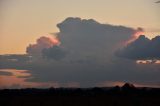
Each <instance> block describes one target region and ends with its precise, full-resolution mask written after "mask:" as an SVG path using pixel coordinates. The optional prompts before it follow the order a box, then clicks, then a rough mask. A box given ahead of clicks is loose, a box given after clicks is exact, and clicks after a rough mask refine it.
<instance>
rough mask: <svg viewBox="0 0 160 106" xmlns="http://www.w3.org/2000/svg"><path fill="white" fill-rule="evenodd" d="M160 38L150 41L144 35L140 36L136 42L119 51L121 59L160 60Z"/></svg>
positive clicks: (118, 54)
mask: <svg viewBox="0 0 160 106" xmlns="http://www.w3.org/2000/svg"><path fill="white" fill-rule="evenodd" d="M159 48H160V36H156V37H155V38H153V39H151V40H150V39H148V38H146V37H145V36H144V35H141V36H139V38H138V39H136V40H135V41H134V42H132V43H130V44H128V45H127V46H126V47H124V48H122V49H121V50H119V51H118V52H117V53H116V54H117V56H119V57H124V58H128V59H135V60H139V59H153V60H154V59H160V49H159Z"/></svg>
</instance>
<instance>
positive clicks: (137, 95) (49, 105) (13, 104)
mask: <svg viewBox="0 0 160 106" xmlns="http://www.w3.org/2000/svg"><path fill="white" fill-rule="evenodd" d="M0 106H160V88H146V87H141V88H136V87H134V86H133V85H131V84H125V85H124V86H122V87H118V86H116V87H103V88H98V87H95V88H49V89H35V88H28V89H27V88H26V89H3V90H0Z"/></svg>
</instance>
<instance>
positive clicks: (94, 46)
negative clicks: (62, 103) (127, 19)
mask: <svg viewBox="0 0 160 106" xmlns="http://www.w3.org/2000/svg"><path fill="white" fill-rule="evenodd" d="M57 27H58V28H59V30H60V32H59V33H58V34H57V35H58V37H59V39H60V41H61V46H63V47H64V48H66V49H67V50H68V51H69V52H70V54H71V55H72V56H71V55H70V56H71V57H72V59H76V58H78V57H79V58H81V59H82V58H86V56H87V57H93V58H101V59H103V60H104V58H106V57H108V56H109V55H110V54H111V53H112V52H113V51H114V50H115V49H116V48H118V46H120V44H121V43H122V42H125V41H128V40H129V39H130V38H131V37H132V36H134V35H135V34H136V33H137V32H139V31H140V30H142V29H140V28H138V29H133V28H129V27H126V26H120V25H119V26H116V25H111V24H101V23H99V22H97V21H95V20H93V19H81V18H73V17H69V18H66V19H65V20H64V21H62V22H61V23H59V24H57Z"/></svg>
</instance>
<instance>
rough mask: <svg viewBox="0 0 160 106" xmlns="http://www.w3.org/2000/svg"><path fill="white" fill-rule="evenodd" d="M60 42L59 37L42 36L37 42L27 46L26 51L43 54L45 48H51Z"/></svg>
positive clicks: (31, 53) (32, 53)
mask: <svg viewBox="0 0 160 106" xmlns="http://www.w3.org/2000/svg"><path fill="white" fill-rule="evenodd" d="M58 44H59V40H58V38H56V37H46V36H42V37H40V38H38V39H37V41H36V44H30V45H29V46H28V47H27V48H26V52H27V53H28V54H30V55H41V53H42V50H43V49H45V48H50V47H52V46H55V45H58Z"/></svg>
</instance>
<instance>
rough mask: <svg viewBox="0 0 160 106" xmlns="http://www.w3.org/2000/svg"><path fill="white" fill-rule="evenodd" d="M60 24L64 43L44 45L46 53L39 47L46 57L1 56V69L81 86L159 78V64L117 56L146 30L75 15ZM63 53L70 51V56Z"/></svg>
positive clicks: (154, 80) (32, 80)
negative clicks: (16, 58) (143, 63)
mask: <svg viewBox="0 0 160 106" xmlns="http://www.w3.org/2000/svg"><path fill="white" fill-rule="evenodd" d="M57 26H58V28H59V32H58V33H57V36H58V38H59V40H60V42H61V44H60V45H58V46H57V45H55V46H52V47H50V45H49V47H48V46H44V47H43V46H42V47H43V48H44V49H43V50H44V52H45V53H43V52H42V51H43V50H42V49H40V51H39V50H38V53H43V55H44V57H45V58H47V59H43V58H36V59H35V60H34V61H32V60H31V61H30V59H29V62H28V59H27V60H25V61H17V62H13V61H8V59H7V57H8V56H7V57H5V58H3V60H2V59H1V58H0V68H16V69H23V70H29V72H30V73H31V75H32V76H33V77H32V78H30V79H27V81H30V82H58V83H63V84H64V83H68V82H77V83H79V84H80V86H81V87H92V86H95V84H97V83H100V82H104V81H127V82H135V81H137V82H149V81H150V82H151V83H152V82H158V81H159V75H160V71H158V70H159V69H160V66H159V64H149V65H146V66H145V67H139V66H138V65H137V63H136V62H135V61H133V60H131V59H124V58H118V57H117V56H115V55H114V52H115V51H116V50H117V48H119V46H120V47H123V46H124V45H122V44H121V43H124V42H126V41H128V40H130V39H132V38H134V37H138V36H139V35H138V34H139V33H138V32H140V31H143V30H142V29H141V28H138V29H134V28H130V27H126V26H119V25H111V24H102V23H100V22H97V21H95V20H93V19H81V18H72V17H70V18H67V19H65V20H64V21H62V22H61V23H59V24H58V25H57ZM135 35H138V36H135ZM142 39H144V38H143V37H142ZM146 40H147V41H148V39H146ZM47 41H48V40H47ZM132 42H134V41H132ZM149 42H150V41H149ZM129 44H130V43H129ZM37 45H41V43H37ZM37 45H36V46H37ZM31 47H32V46H31ZM38 47H39V46H38ZM33 48H34V46H33ZM113 49H115V50H114V51H113ZM34 50H35V51H36V50H37V49H33V50H31V51H33V52H30V53H31V54H32V53H34ZM64 50H65V51H64ZM64 52H67V56H65V55H66V54H65V53H64ZM57 55H58V56H57ZM59 55H60V56H59ZM34 56H35V55H34ZM34 56H33V57H34ZM64 56H65V58H64ZM2 57H3V56H2ZM57 57H58V58H57ZM49 59H54V60H55V59H57V60H61V61H50V60H49ZM151 70H156V71H151Z"/></svg>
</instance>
